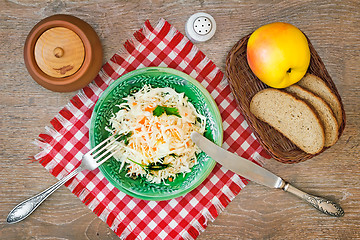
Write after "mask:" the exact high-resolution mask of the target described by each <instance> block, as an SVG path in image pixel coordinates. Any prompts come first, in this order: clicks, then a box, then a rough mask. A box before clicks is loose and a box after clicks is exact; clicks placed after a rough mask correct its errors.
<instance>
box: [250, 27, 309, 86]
mask: <svg viewBox="0 0 360 240" xmlns="http://www.w3.org/2000/svg"><path fill="white" fill-rule="evenodd" d="M247 61H248V64H249V66H250V68H251V70H252V71H253V73H254V74H255V75H256V76H257V77H258V78H259V79H260V80H261V81H263V82H264V83H265V84H267V85H269V86H270V87H273V88H286V87H288V86H290V85H292V84H294V83H296V82H298V81H300V79H301V78H302V77H303V76H304V75H305V73H306V71H307V69H308V67H309V63H310V49H309V44H308V41H307V39H306V37H305V35H304V34H303V33H302V32H301V31H300V30H299V29H298V28H297V27H295V26H293V25H291V24H289V23H283V22H276V23H270V24H267V25H264V26H262V27H260V28H258V29H257V30H255V31H254V32H253V33H252V34H251V36H250V38H249V40H248V44H247Z"/></svg>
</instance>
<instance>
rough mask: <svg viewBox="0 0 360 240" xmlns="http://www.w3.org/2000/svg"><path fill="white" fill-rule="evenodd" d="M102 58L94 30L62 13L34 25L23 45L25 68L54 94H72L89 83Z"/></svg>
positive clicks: (98, 68) (96, 71) (100, 64)
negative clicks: (54, 92)
mask: <svg viewBox="0 0 360 240" xmlns="http://www.w3.org/2000/svg"><path fill="white" fill-rule="evenodd" d="M102 58H103V52H102V47H101V42H100V39H99V37H98V35H97V34H96V32H95V31H94V29H93V28H92V27H91V26H90V25H89V24H88V23H86V22H84V21H83V20H81V19H79V18H77V17H74V16H71V15H65V14H58V15H53V16H50V17H48V18H45V19H43V20H42V21H40V22H39V23H38V24H36V25H35V26H34V28H33V29H32V30H31V31H30V33H29V35H28V37H27V39H26V42H25V46H24V59H25V65H26V67H27V69H28V71H29V73H30V75H31V76H32V78H33V79H34V80H35V81H36V82H37V83H39V84H40V85H42V86H43V87H45V88H47V89H49V90H52V91H56V92H71V91H75V90H78V89H81V88H83V87H84V86H86V85H87V84H89V83H90V82H91V81H92V80H93V79H94V78H95V76H96V75H97V74H98V72H99V70H100V68H101V66H102Z"/></svg>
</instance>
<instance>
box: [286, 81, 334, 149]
mask: <svg viewBox="0 0 360 240" xmlns="http://www.w3.org/2000/svg"><path fill="white" fill-rule="evenodd" d="M284 90H285V91H286V92H290V93H293V94H295V95H296V97H298V98H300V99H301V100H303V101H305V102H306V103H307V104H309V105H310V106H312V107H313V108H314V110H315V112H316V113H317V114H318V116H319V119H320V121H321V124H322V125H323V127H324V132H325V144H324V146H325V147H330V146H332V145H334V144H335V143H336V141H337V139H338V129H339V125H338V123H337V121H336V118H335V116H334V114H333V111H332V110H331V108H330V107H329V105H328V104H327V103H326V102H325V101H324V100H323V99H322V98H320V97H318V96H316V95H315V94H313V93H312V92H310V91H308V90H306V89H304V88H302V87H300V86H298V85H292V86H290V87H287V88H285V89H284Z"/></svg>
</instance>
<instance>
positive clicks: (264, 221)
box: [0, 0, 360, 239]
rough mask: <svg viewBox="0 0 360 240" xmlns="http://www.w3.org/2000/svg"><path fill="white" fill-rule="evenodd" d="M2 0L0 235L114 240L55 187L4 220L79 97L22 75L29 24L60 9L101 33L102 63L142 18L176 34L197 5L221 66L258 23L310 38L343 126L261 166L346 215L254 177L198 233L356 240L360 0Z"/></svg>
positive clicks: (26, 191)
mask: <svg viewBox="0 0 360 240" xmlns="http://www.w3.org/2000/svg"><path fill="white" fill-rule="evenodd" d="M98 2H100V1H96V0H88V1H61V0H57V1H46V2H45V1H35V0H27V1H24V0H23V1H22V0H20V1H1V2H0V9H1V13H0V16H1V17H0V36H1V38H0V46H1V48H0V53H1V54H0V58H1V60H0V76H1V77H0V78H1V83H0V84H1V97H0V104H1V107H0V109H1V112H0V122H1V125H0V127H1V138H0V149H1V153H0V169H1V171H0V179H1V181H0V184H1V187H0V205H1V208H0V218H1V223H0V238H1V239H118V237H117V236H116V235H115V234H114V233H113V232H112V231H111V230H110V229H109V228H108V227H107V225H106V224H105V223H103V222H102V221H101V220H100V219H99V218H98V217H97V216H96V215H95V214H93V213H92V212H91V211H90V210H89V209H88V208H87V207H86V206H85V205H84V204H82V203H81V201H80V200H79V199H78V198H76V197H75V196H74V195H73V194H71V192H70V191H69V190H68V189H67V188H65V187H62V188H60V189H59V190H58V191H57V192H56V193H55V194H54V195H53V196H52V197H50V198H49V199H48V200H47V201H45V202H44V203H43V205H42V206H41V207H40V208H39V209H38V210H37V211H36V212H35V213H34V214H32V215H31V216H30V217H29V218H28V219H26V220H25V221H23V222H20V223H18V224H14V225H8V224H6V223H5V218H6V216H7V214H8V212H9V211H10V210H11V209H12V208H13V207H14V206H15V204H16V203H18V202H20V201H22V200H24V199H25V198H28V197H29V196H32V195H33V194H35V193H37V192H39V191H41V190H43V189H44V188H46V187H48V186H49V185H50V184H53V183H54V182H55V181H56V180H55V178H54V177H53V176H52V175H51V174H49V173H48V172H47V171H46V170H45V169H44V168H43V167H42V166H41V165H40V164H37V163H32V164H29V156H33V155H34V154H36V153H37V152H38V151H39V149H37V147H35V146H34V145H33V144H32V141H33V139H35V138H36V137H37V136H38V134H39V133H42V132H44V126H47V125H49V121H50V120H51V119H52V117H53V116H54V115H55V114H56V113H57V112H58V111H59V110H60V109H61V108H62V107H63V106H64V105H65V104H66V103H67V102H68V101H69V100H70V98H71V97H72V96H73V95H75V92H71V93H56V92H51V91H49V90H46V89H44V88H42V87H41V86H40V85H38V84H37V83H36V82H35V81H33V79H32V78H31V77H30V75H29V74H28V72H27V70H26V68H25V65H24V60H23V46H24V42H25V39H26V36H27V34H28V33H29V31H30V30H31V28H32V27H33V26H34V25H35V24H36V23H37V22H39V21H40V20H41V19H43V18H45V17H47V16H50V15H53V14H58V13H67V14H71V15H75V16H77V17H79V18H81V19H83V20H85V21H86V22H88V23H89V24H90V25H91V26H93V28H94V29H95V30H96V32H97V33H98V34H99V36H100V39H101V42H102V44H103V49H104V59H103V62H104V63H105V62H106V61H107V60H108V59H109V58H110V57H111V56H112V55H113V54H114V53H115V52H116V51H117V50H118V49H120V48H121V46H122V44H123V43H124V42H125V40H127V39H129V38H130V37H131V36H132V33H133V32H134V31H135V30H138V29H139V28H140V27H141V26H142V25H143V23H144V21H145V20H146V19H149V20H150V21H151V22H152V23H153V24H156V22H157V21H158V19H159V18H161V17H163V18H165V19H166V20H168V21H169V22H170V23H171V24H173V25H174V26H175V27H176V28H177V29H179V30H180V31H181V32H182V33H185V31H184V25H185V22H186V20H187V19H188V18H189V16H190V15H192V14H193V13H195V12H199V11H204V12H208V13H210V14H211V15H212V16H213V17H214V18H215V19H216V21H217V24H218V29H217V32H216V34H215V36H214V38H213V39H211V40H210V41H208V42H206V43H202V44H197V46H198V47H199V48H200V49H201V50H202V51H203V52H204V53H205V54H206V55H207V56H208V57H209V58H210V59H212V60H213V61H214V62H215V64H216V65H217V66H218V67H220V68H221V69H222V70H225V57H226V54H227V52H228V51H229V50H230V49H231V47H232V46H233V45H234V44H235V43H236V41H238V40H239V39H240V38H241V37H243V36H244V35H246V34H248V33H250V32H251V31H253V30H255V29H256V28H257V27H259V26H261V25H264V24H266V23H270V22H274V21H284V22H289V23H292V24H294V25H296V26H297V27H299V28H300V29H301V30H303V31H304V32H305V33H306V34H307V36H308V37H309V38H310V40H311V41H312V43H313V45H314V47H315V49H316V50H317V51H318V53H319V55H320V56H321V58H322V59H323V61H324V63H325V65H326V67H327V70H328V71H329V73H330V75H331V76H332V78H333V80H334V82H335V83H336V86H337V88H338V90H339V93H340V95H341V96H342V100H343V103H344V105H345V111H346V114H347V115H346V117H347V125H346V128H345V131H344V134H343V136H342V137H341V138H340V140H339V141H338V143H337V144H336V145H335V146H333V147H332V148H331V149H329V150H327V151H326V152H324V153H323V154H321V155H320V156H317V157H315V158H313V159H311V160H308V161H306V162H303V163H300V164H293V165H286V164H282V163H279V162H277V161H275V160H269V161H266V163H265V167H266V168H267V169H269V170H271V171H273V172H274V173H276V174H278V175H280V176H281V177H283V178H284V179H285V180H288V181H290V182H292V183H293V184H294V185H295V186H297V187H299V188H301V189H303V190H305V191H308V192H310V193H313V194H317V195H320V196H324V197H327V198H329V199H331V200H334V201H336V202H338V203H340V204H341V206H342V207H343V208H344V210H345V212H346V214H345V216H344V217H342V218H332V217H328V216H326V215H323V214H321V213H319V212H317V211H316V210H314V209H313V208H311V207H309V206H308V205H307V204H306V203H304V202H303V201H301V200H299V199H297V198H296V197H294V196H292V195H290V194H288V193H285V192H282V191H280V190H274V189H269V188H266V187H263V186H260V185H257V184H254V183H250V184H249V185H248V186H247V187H246V188H245V189H244V190H242V191H241V192H240V194H239V195H238V196H237V197H236V198H235V200H234V201H233V202H231V203H230V204H229V206H228V207H227V208H226V209H225V211H224V212H222V213H221V214H220V215H219V217H218V218H217V219H216V220H215V221H214V222H210V223H209V226H208V227H207V229H206V231H205V232H204V233H202V234H201V235H200V237H199V238H198V239H356V238H357V239H360V228H359V225H360V163H359V158H360V155H359V152H360V146H359V144H360V136H359V129H360V127H359V126H360V120H359V119H360V111H359V110H360V107H359V106H360V97H359V95H360V70H359V69H360V68H359V62H360V11H359V9H360V2H359V1H356V0H353V1H351V0H349V1H333V0H324V1H296V0H291V1H290V0H289V1H263V2H262V1H240V2H239V1H230V0H221V1H179V2H173V1H159V0H154V1H115V0H106V1H101V3H98Z"/></svg>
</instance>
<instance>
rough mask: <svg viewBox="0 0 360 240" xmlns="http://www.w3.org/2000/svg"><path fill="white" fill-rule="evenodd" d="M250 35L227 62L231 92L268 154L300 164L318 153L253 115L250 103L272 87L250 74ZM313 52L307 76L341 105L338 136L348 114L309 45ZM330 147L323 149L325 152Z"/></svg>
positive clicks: (235, 49) (236, 47) (277, 158)
mask: <svg viewBox="0 0 360 240" xmlns="http://www.w3.org/2000/svg"><path fill="white" fill-rule="evenodd" d="M249 37H250V34H249V35H247V36H245V37H243V38H242V39H241V40H240V41H239V42H237V43H236V44H235V46H234V47H233V48H232V49H231V51H230V52H229V54H228V56H227V59H226V75H227V78H228V81H229V84H230V87H231V91H232V93H233V94H234V96H235V99H236V101H237V103H238V104H239V106H240V109H241V111H242V113H243V115H244V117H245V119H246V121H247V122H248V124H249V126H250V128H251V129H252V131H253V132H254V134H255V136H256V137H257V139H258V140H259V142H260V144H261V145H262V146H263V147H264V148H265V149H266V150H267V151H268V152H269V154H270V155H271V156H272V157H273V158H274V159H276V160H278V161H279V162H282V163H298V162H302V161H305V160H307V159H310V158H312V157H314V156H316V155H317V154H315V155H313V154H308V153H306V152H304V151H302V150H301V149H299V148H298V147H297V146H295V145H294V144H293V143H292V142H291V141H290V140H288V139H287V138H286V137H285V136H283V135H282V134H281V133H279V132H278V131H276V130H275V129H274V128H272V127H271V126H270V125H268V124H267V123H265V122H262V121H260V120H258V119H257V118H256V117H255V116H254V115H253V114H252V113H251V112H250V101H251V99H252V97H253V96H254V95H255V94H256V93H257V92H259V91H260V90H263V89H265V88H268V87H269V86H267V85H265V84H264V83H263V82H261V81H260V80H259V79H258V78H257V77H256V76H255V75H254V74H253V72H252V71H251V69H250V67H249V65H248V63H247V59H246V47H247V42H248V39H249ZM308 42H309V47H310V52H311V60H310V66H309V69H308V73H312V74H314V75H316V76H318V77H320V78H321V79H323V80H324V81H325V83H326V84H327V85H328V86H329V87H330V88H331V89H332V91H333V92H334V93H335V95H336V96H337V97H338V99H339V100H340V103H341V108H342V113H343V121H342V124H341V125H340V128H339V137H340V135H341V134H342V132H343V131H344V127H345V112H344V106H343V104H342V101H341V97H340V95H339V93H338V91H337V89H336V86H335V84H334V82H333V81H332V79H331V77H330V75H329V73H328V72H327V70H326V68H325V66H324V63H323V62H322V60H321V59H320V57H319V55H318V54H317V52H316V51H315V49H314V47H313V46H312V44H311V43H310V41H309V39H308ZM326 149H327V148H324V149H323V150H322V152H323V151H325V150H326Z"/></svg>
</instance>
